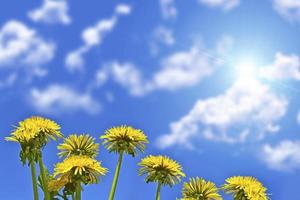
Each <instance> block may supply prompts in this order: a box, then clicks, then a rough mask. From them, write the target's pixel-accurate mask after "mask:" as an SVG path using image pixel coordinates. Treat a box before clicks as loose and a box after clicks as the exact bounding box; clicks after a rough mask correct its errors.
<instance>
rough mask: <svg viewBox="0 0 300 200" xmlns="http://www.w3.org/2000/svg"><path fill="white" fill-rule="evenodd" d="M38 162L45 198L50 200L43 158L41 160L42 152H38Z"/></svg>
mask: <svg viewBox="0 0 300 200" xmlns="http://www.w3.org/2000/svg"><path fill="white" fill-rule="evenodd" d="M38 163H39V167H40V174H41V179H42V184H43V191H44V196H45V200H50V195H49V192H48V188H47V185H48V180H47V178H46V174H45V168H44V164H43V160H42V154H40V156H39V157H38Z"/></svg>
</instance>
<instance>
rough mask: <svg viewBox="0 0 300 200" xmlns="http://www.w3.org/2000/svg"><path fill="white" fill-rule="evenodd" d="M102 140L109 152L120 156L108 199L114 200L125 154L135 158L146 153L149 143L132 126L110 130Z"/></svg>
mask: <svg viewBox="0 0 300 200" xmlns="http://www.w3.org/2000/svg"><path fill="white" fill-rule="evenodd" d="M100 139H102V140H103V144H104V146H105V147H106V148H107V149H108V151H109V152H114V153H118V154H119V160H118V164H117V167H116V170H115V175H114V180H113V183H112V187H111V190H110V194H109V198H108V199H109V200H113V199H114V195H115V191H116V187H117V182H118V178H119V173H120V169H121V165H122V160H123V154H124V153H125V154H129V155H132V156H133V157H135V156H136V155H137V152H138V151H140V152H144V150H145V148H146V144H147V143H149V142H148V139H147V136H146V135H145V134H144V133H143V131H142V130H139V129H135V128H133V127H131V126H117V127H113V128H110V129H108V130H107V131H105V134H104V135H102V136H101V137H100Z"/></svg>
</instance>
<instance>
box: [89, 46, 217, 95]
mask: <svg viewBox="0 0 300 200" xmlns="http://www.w3.org/2000/svg"><path fill="white" fill-rule="evenodd" d="M210 62H211V60H210V59H209V58H208V57H207V56H206V54H205V53H204V52H203V51H202V50H200V49H199V48H198V47H192V48H190V49H189V50H187V51H182V52H176V53H174V54H171V55H170V56H168V57H166V58H164V59H163V60H162V61H161V63H160V65H161V67H160V70H158V71H156V72H155V73H154V74H153V75H152V77H150V78H149V79H145V78H144V77H143V74H142V73H141V72H140V70H139V69H138V68H137V67H136V66H135V65H134V64H133V63H128V62H125V63H121V62H118V61H113V62H110V63H107V64H106V65H105V66H104V67H102V69H100V70H99V71H98V73H97V75H96V80H95V83H94V86H96V87H97V86H101V85H103V84H104V83H105V81H107V80H108V78H110V77H111V78H112V79H113V80H114V81H115V82H117V83H119V84H120V85H121V86H123V87H124V88H126V89H127V90H128V91H129V93H130V94H131V95H134V96H143V95H145V94H148V93H150V92H153V91H155V90H169V91H172V90H176V89H180V88H184V87H189V86H193V85H196V84H198V83H199V82H200V81H202V79H204V78H205V77H207V76H209V75H210V74H211V73H212V72H213V71H214V70H215V66H214V65H212V64H211V63H210Z"/></svg>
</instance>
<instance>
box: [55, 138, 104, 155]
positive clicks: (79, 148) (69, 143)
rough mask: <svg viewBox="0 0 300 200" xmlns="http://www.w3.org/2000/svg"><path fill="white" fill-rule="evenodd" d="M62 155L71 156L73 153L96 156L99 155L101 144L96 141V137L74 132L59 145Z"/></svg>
mask: <svg viewBox="0 0 300 200" xmlns="http://www.w3.org/2000/svg"><path fill="white" fill-rule="evenodd" d="M57 148H58V149H59V150H60V152H59V153H58V155H59V156H60V157H69V156H72V155H84V156H89V157H91V158H95V157H96V156H97V155H98V151H99V144H98V143H95V138H93V137H91V136H89V135H85V134H81V135H75V134H72V135H70V136H69V137H67V138H66V139H65V140H64V142H63V143H62V144H60V145H58V147H57Z"/></svg>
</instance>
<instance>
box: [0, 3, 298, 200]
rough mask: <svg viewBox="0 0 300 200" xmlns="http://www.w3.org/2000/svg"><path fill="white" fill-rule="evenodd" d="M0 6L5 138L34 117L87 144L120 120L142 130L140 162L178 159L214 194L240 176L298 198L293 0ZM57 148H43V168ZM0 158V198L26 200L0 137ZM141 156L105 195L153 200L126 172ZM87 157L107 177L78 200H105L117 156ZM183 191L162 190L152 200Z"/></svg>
mask: <svg viewBox="0 0 300 200" xmlns="http://www.w3.org/2000/svg"><path fill="white" fill-rule="evenodd" d="M0 4H1V6H0V12H1V16H0V91H1V96H0V110H1V112H0V115H1V120H0V132H1V133H2V135H3V137H2V138H4V137H5V136H7V135H8V134H9V133H10V131H11V130H12V129H13V127H12V126H13V125H16V124H17V123H18V121H20V120H23V119H24V118H26V117H29V116H32V115H42V116H45V117H49V118H51V119H53V120H55V121H56V122H58V123H59V124H60V125H61V126H62V132H63V133H64V134H65V135H69V134H71V133H89V134H91V135H92V136H94V137H96V138H97V139H98V141H99V136H100V135H101V134H103V132H104V130H105V129H107V128H109V127H111V126H114V125H121V124H128V125H132V126H134V127H136V128H140V129H142V130H144V131H145V133H146V134H147V135H148V137H149V140H150V142H151V143H150V144H149V145H148V147H147V150H146V153H145V155H147V154H164V155H168V156H170V157H172V158H174V159H176V160H177V161H178V162H180V163H181V164H182V166H183V168H184V171H185V173H186V174H187V177H194V176H200V177H204V178H205V179H207V180H211V181H214V182H215V183H216V184H217V185H219V186H220V185H222V184H223V183H224V180H225V178H227V177H229V176H233V175H250V176H255V177H257V178H258V179H259V180H260V181H261V182H263V184H264V185H265V186H266V187H267V188H268V192H269V193H270V194H271V199H274V200H286V199H300V196H299V195H298V193H297V192H296V191H297V189H298V184H299V180H300V174H299V169H300V137H299V136H300V135H299V126H300V112H299V111H300V103H299V96H300V90H299V86H300V84H299V81H300V57H299V56H300V45H299V39H298V38H299V33H300V15H299V13H300V2H299V1H298V0H289V1H286V0H263V1H262V0H252V1H246V0H190V1H179V0H154V1H147V0H139V1H133V0H124V1H108V0H106V1H88V2H84V3H83V2H82V1H72V2H71V1H65V0H56V1H55V0H45V1H43V2H42V1H37V0H32V1H30V2H25V1H17V0H11V1H5V2H4V1H3V2H1V3H0ZM60 142H61V141H60ZM99 142H100V141H99ZM56 145H57V143H55V142H51V143H49V144H48V145H47V146H46V147H45V149H44V157H45V162H46V164H47V166H48V167H49V169H50V170H53V165H54V164H55V163H57V162H59V161H60V160H59V159H58V157H57V155H56V154H57V149H56ZM0 150H1V151H0V152H1V158H2V160H3V162H2V165H0V170H1V172H2V173H1V180H0V188H2V189H1V190H0V194H1V196H2V198H3V199H9V200H20V199H32V188H31V181H30V180H31V179H30V174H29V169H28V168H27V167H23V166H22V165H21V163H20V162H19V158H18V153H19V147H18V146H17V145H16V144H12V143H8V142H5V141H4V140H2V141H1V142H0ZM145 155H139V156H138V157H137V158H135V159H133V158H131V157H130V156H126V157H125V159H124V165H123V168H122V171H121V177H120V181H119V185H118V188H117V194H116V197H115V199H116V200H127V199H137V200H140V199H143V200H148V199H149V200H150V199H154V194H155V185H154V184H145V183H144V180H143V177H138V176H137V170H138V167H137V162H139V160H140V159H141V158H142V157H143V156H145ZM98 159H99V160H102V162H103V166H105V167H107V168H109V170H110V173H109V174H108V175H107V176H105V177H104V178H103V179H102V180H101V182H100V184H99V185H93V186H89V187H86V188H85V190H84V192H83V199H91V200H93V199H105V198H107V195H108V193H109V190H110V184H111V181H112V178H113V172H114V167H115V165H116V162H117V156H116V155H112V154H108V152H107V151H106V150H105V149H104V148H103V147H102V146H101V148H100V155H99V157H98ZM185 180H188V178H187V179H185ZM181 187H182V183H180V184H178V185H176V186H174V187H173V188H168V187H165V188H163V190H162V199H176V197H180V195H181V194H180V190H181ZM224 199H225V200H226V199H231V197H230V196H226V195H225V198H224Z"/></svg>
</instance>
